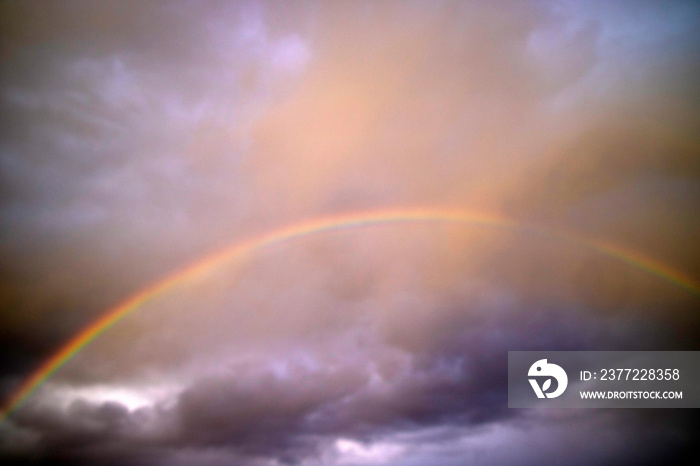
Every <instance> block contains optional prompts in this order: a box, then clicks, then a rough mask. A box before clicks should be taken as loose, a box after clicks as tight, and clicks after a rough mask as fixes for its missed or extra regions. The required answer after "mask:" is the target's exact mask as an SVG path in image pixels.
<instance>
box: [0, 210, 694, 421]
mask: <svg viewBox="0 0 700 466" xmlns="http://www.w3.org/2000/svg"><path fill="white" fill-rule="evenodd" d="M409 222H412V223H416V222H418V223H424V222H432V223H452V224H460V225H465V226H484V227H489V228H501V229H507V230H511V231H517V232H520V233H533V234H536V235H538V236H544V237H548V238H551V239H554V240H557V241H560V242H565V243H569V244H574V245H577V246H578V247H584V248H586V249H589V250H591V251H595V252H597V253H599V254H603V255H605V256H608V257H611V258H614V259H617V260H619V261H621V262H623V263H626V264H629V265H630V266H632V267H635V268H638V269H641V270H644V271H646V272H648V273H650V274H651V275H654V276H656V277H659V278H661V279H664V280H667V281H669V282H671V283H674V284H676V285H678V286H680V287H682V288H684V289H686V290H689V291H691V292H692V293H695V294H698V295H700V284H698V282H696V281H694V280H693V279H692V278H690V277H688V276H686V275H684V274H682V273H681V272H679V271H677V270H674V269H673V268H671V267H669V266H668V265H666V264H663V263H661V262H658V261H656V260H653V259H651V258H648V257H645V256H644V255H642V254H640V253H639V252H637V251H633V250H630V249H625V248H622V247H620V246H617V245H614V244H611V243H606V242H602V241H599V240H592V239H588V238H584V237H581V236H577V235H573V234H570V233H563V232H558V231H557V232H555V231H553V230H549V229H545V228H541V227H535V226H529V225H525V224H520V223H517V222H514V221H512V220H508V219H506V218H503V217H499V216H495V215H487V214H482V213H474V212H467V211H461V210H451V209H439V208H437V209H436V208H407V209H391V210H379V211H370V212H359V213H352V214H346V215H336V216H329V217H323V218H319V219H312V220H309V221H305V222H301V223H297V224H293V225H289V226H285V227H282V228H280V229H277V230H273V231H271V232H269V233H266V234H263V235H261V236H257V237H254V238H251V239H248V240H245V241H242V242H238V243H235V244H233V245H232V246H230V247H227V248H224V249H223V250H221V251H218V252H215V253H214V254H211V255H209V256H207V257H205V258H204V259H202V260H200V261H197V262H196V263H194V264H193V265H191V266H189V267H185V268H184V269H182V270H180V271H178V272H176V273H174V274H172V275H170V276H167V277H165V278H164V279H162V280H160V281H158V282H156V283H155V284H153V285H151V286H149V287H147V288H145V289H143V290H141V291H139V292H138V293H136V294H135V295H133V296H131V297H130V298H128V299H127V300H125V301H123V302H122V303H120V304H119V305H117V306H116V307H114V308H112V309H110V310H108V311H107V312H105V314H104V315H103V316H102V317H100V318H99V319H97V320H96V321H95V322H93V323H92V324H91V325H89V326H88V327H86V328H85V329H84V330H82V331H81V332H80V333H79V334H78V335H77V336H75V337H74V338H73V339H71V340H70V341H69V342H68V343H67V344H66V345H65V346H64V347H62V348H61V349H60V350H59V351H58V352H57V353H56V354H54V355H53V356H51V357H50V358H49V359H48V360H46V361H45V362H44V363H43V364H42V365H41V366H40V367H39V368H38V369H36V370H35V371H34V372H33V373H32V374H31V375H30V376H29V377H28V378H27V379H26V380H25V381H24V382H23V383H22V385H20V387H19V388H18V389H17V390H16V391H15V392H14V394H13V395H12V396H11V397H10V398H9V399H8V400H7V402H6V404H5V407H4V409H3V410H2V411H0V421H1V420H4V419H5V418H7V416H9V415H10V414H11V413H12V412H13V411H15V410H16V409H17V408H19V407H20V406H21V405H22V403H24V401H26V400H27V398H29V397H30V396H31V395H32V394H33V393H34V392H35V391H36V390H37V389H38V388H39V387H40V386H41V385H42V384H43V383H44V382H45V381H46V380H47V379H49V378H50V377H51V376H52V375H53V374H54V373H56V371H58V370H59V369H60V368H61V367H63V366H64V365H65V364H66V363H67V362H68V361H70V360H71V359H72V358H73V357H74V356H75V355H76V354H77V353H78V352H80V351H81V350H82V349H83V348H85V347H86V346H87V345H88V344H89V343H90V342H91V341H93V340H95V339H96V338H97V337H99V336H100V335H101V334H103V333H104V332H106V331H107V330H108V329H109V328H110V327H112V326H113V325H114V324H115V323H117V322H119V321H120V320H121V319H123V318H124V317H126V316H127V315H129V314H131V313H132V312H134V311H135V310H136V309H138V308H139V307H141V306H142V305H144V304H145V303H146V302H148V301H150V300H152V299H153V298H156V297H157V296H159V295H161V294H163V293H166V292H167V291H168V290H171V289H172V288H174V287H175V286H177V285H179V284H183V283H185V282H188V281H191V280H194V279H196V278H197V277H200V276H202V275H204V274H206V273H208V272H210V271H211V270H213V269H214V268H215V267H217V266H219V265H222V264H224V263H226V262H227V261H229V260H233V259H236V258H241V257H243V256H245V255H246V254H249V253H252V252H255V251H256V250H258V249H260V248H263V247H265V246H268V245H271V244H273V243H278V242H281V241H286V240H290V239H293V238H299V237H302V236H307V235H312V234H317V233H321V232H325V231H331V230H340V229H347V228H359V227H365V226H370V225H378V224H390V223H409Z"/></svg>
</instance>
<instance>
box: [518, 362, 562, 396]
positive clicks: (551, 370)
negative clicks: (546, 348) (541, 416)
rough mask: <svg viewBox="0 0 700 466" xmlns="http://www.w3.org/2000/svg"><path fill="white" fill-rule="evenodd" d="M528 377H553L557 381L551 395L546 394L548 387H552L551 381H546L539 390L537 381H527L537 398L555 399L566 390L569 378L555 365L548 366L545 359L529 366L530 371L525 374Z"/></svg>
mask: <svg viewBox="0 0 700 466" xmlns="http://www.w3.org/2000/svg"><path fill="white" fill-rule="evenodd" d="M527 375H528V376H530V377H532V376H535V377H554V378H555V379H557V389H556V390H554V391H553V392H551V393H547V390H549V387H550V386H551V385H552V379H547V380H545V382H544V383H543V384H542V387H541V388H540V385H539V383H537V379H528V380H529V381H530V385H532V389H533V390H535V394H536V395H537V398H544V397H545V396H546V397H547V398H556V397H558V396H559V395H561V394H562V393H564V390H566V385H567V384H568V383H569V378H568V377H567V376H566V372H565V371H564V369H562V368H561V367H560V366H557V365H556V364H548V363H547V360H546V359H540V360H539V361H537V362H535V364H533V365H532V366H530V370H529V371H528V373H527Z"/></svg>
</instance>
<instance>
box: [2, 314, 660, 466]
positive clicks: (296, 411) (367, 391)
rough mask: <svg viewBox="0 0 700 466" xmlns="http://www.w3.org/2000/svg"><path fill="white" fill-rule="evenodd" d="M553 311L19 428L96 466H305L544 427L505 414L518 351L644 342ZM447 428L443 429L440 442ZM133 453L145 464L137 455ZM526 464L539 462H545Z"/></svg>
mask: <svg viewBox="0 0 700 466" xmlns="http://www.w3.org/2000/svg"><path fill="white" fill-rule="evenodd" d="M546 307H547V303H543V302H539V303H530V304H528V305H520V306H517V307H513V306H510V305H505V306H502V307H500V308H498V307H496V306H495V305H493V304H491V305H485V303H484V302H482V303H478V302H472V303H471V304H470V305H469V309H468V312H466V310H465V308H463V307H460V306H459V305H457V304H455V303H452V304H449V303H443V305H442V306H441V307H439V308H437V309H434V310H433V311H432V314H433V315H434V317H433V319H431V323H430V325H431V326H432V329H431V331H429V332H427V335H425V336H422V337H420V341H416V340H415V338H417V335H419V333H420V332H424V331H425V325H426V322H422V321H420V320H416V321H413V322H409V323H407V324H405V325H404V327H403V328H402V329H401V330H400V331H398V332H397V331H396V326H395V325H393V324H392V323H390V322H383V323H382V324H381V325H380V327H378V328H377V332H378V334H376V335H370V336H367V337H366V338H367V339H368V340H370V341H375V342H376V343H375V344H374V345H375V346H374V348H373V349H371V350H370V351H369V352H367V353H366V354H364V356H359V357H357V359H356V360H355V362H354V363H348V362H345V363H343V362H342V361H335V362H333V361H331V362H328V361H325V362H324V361H315V362H313V361H312V362H310V363H307V364H306V365H304V364H303V363H301V362H298V361H295V360H294V359H290V360H284V358H283V357H282V356H277V357H276V358H273V359H272V360H271V361H270V362H269V363H268V364H262V365H253V364H248V365H237V366H231V367H229V368H228V369H227V370H226V371H225V372H222V373H219V374H216V375H213V376H206V377H204V378H201V379H197V380H194V381H193V382H192V383H191V384H190V385H189V386H187V387H186V388H184V390H183V391H182V392H181V393H180V395H178V397H177V398H176V401H175V403H174V404H172V405H170V406H163V405H161V406H156V407H152V408H140V409H136V410H131V411H130V410H129V409H127V408H126V407H125V406H123V405H120V404H119V403H116V402H106V403H94V402H89V401H84V400H78V401H74V402H72V403H71V404H68V405H67V406H65V407H64V408H60V409H58V408H55V407H53V408H52V407H50V406H49V407H47V406H42V405H41V403H36V404H33V405H32V406H31V407H30V409H27V410H25V411H23V412H22V413H20V415H18V416H17V417H16V419H15V422H16V424H17V426H18V427H20V428H24V429H29V431H31V432H33V433H34V434H35V435H38V436H39V437H40V439H41V444H42V445H43V446H44V448H45V453H44V455H46V456H40V457H41V458H51V455H52V454H53V453H51V452H54V451H56V452H63V453H62V454H63V455H64V456H63V458H64V459H65V458H71V457H72V456H71V455H77V456H76V457H79V458H81V461H89V460H90V458H91V456H90V455H87V456H86V453H85V451H86V446H90V447H89V448H87V451H91V452H92V455H94V458H93V459H94V461H99V458H100V457H101V455H102V454H104V455H106V457H107V458H110V457H114V458H119V461H124V462H126V463H130V462H135V463H134V464H141V463H138V461H140V459H139V457H140V456H142V454H145V453H143V452H146V451H150V452H151V453H150V454H151V455H155V457H151V460H152V461H157V462H160V461H166V460H165V459H164V458H165V457H164V456H163V455H164V453H163V451H161V452H160V453H159V450H160V449H163V448H167V449H168V450H170V451H171V452H173V451H175V452H182V453H181V454H182V455H188V454H192V453H187V452H188V451H190V452H191V451H199V450H208V449H215V450H219V451H221V452H222V455H224V456H225V457H227V458H229V459H231V458H237V460H236V461H238V462H239V464H256V461H261V462H263V461H268V460H275V459H276V460H278V461H281V462H283V463H289V464H299V463H300V462H302V461H304V460H305V459H309V458H322V457H323V452H324V451H325V450H328V449H329V448H332V446H333V442H334V440H335V439H336V438H345V439H355V440H353V441H357V442H366V443H369V444H371V443H372V442H376V441H379V440H380V439H383V438H387V437H392V436H397V435H398V436H401V435H414V436H417V438H422V443H425V444H426V445H429V444H434V445H440V444H444V443H445V442H447V443H450V442H454V441H455V439H456V438H459V437H461V436H463V435H468V434H467V433H468V432H471V430H473V429H478V428H488V426H498V425H505V426H508V425H514V426H518V425H519V424H521V425H528V424H530V423H534V425H538V424H539V423H540V422H541V420H539V421H538V420H537V419H534V420H528V416H529V413H527V412H523V411H519V410H508V409H507V408H506V406H507V399H506V396H507V393H506V386H507V380H506V373H507V371H506V366H507V351H508V350H513V349H518V350H539V349H545V348H546V349H550V350H551V349H554V350H571V349H587V348H596V349H600V348H606V349H620V346H618V347H616V346H614V345H622V346H621V347H623V348H624V345H625V343H624V342H625V341H637V342H638V341H640V338H644V335H642V334H640V333H639V332H637V331H635V330H634V329H630V328H627V329H625V330H623V329H622V328H618V330H617V332H616V333H611V332H610V329H609V328H608V327H607V326H605V325H603V322H602V321H601V320H598V321H596V320H591V319H589V318H586V316H585V314H584V313H583V312H582V310H580V309H579V310H577V309H570V310H568V311H567V312H564V311H563V308H562V307H561V306H557V307H556V309H554V308H552V309H546ZM543 309H545V310H543ZM523 314H524V315H526V317H524V318H523V317H522V316H523ZM601 319H603V318H601ZM367 331H369V330H367ZM387 332H389V333H387ZM336 338H337V339H338V340H342V338H341V335H336ZM611 342H615V343H611ZM377 344H378V345H379V346H376V345H377ZM331 345H332V343H331ZM606 345H607V346H606ZM326 351H328V350H326ZM310 354H314V352H311V353H310ZM280 365H281V367H282V368H283V369H282V370H281V371H280V370H279V369H275V367H279V366H280ZM523 415H524V416H525V418H524V419H521V418H522V416H523ZM519 419H521V420H519ZM654 419H656V418H654ZM656 420H657V421H658V419H656ZM580 422H587V421H585V420H581V421H580ZM663 422H664V423H668V422H670V421H668V420H663ZM522 423H524V424H522ZM436 426H440V429H441V431H440V433H439V434H436V435H433V436H432V437H431V435H430V434H429V432H430V430H431V429H434V428H435V427H436ZM660 429H661V428H660ZM132 447H135V448H136V452H137V453H138V454H134V455H133V456H132V455H130V453H129V451H130V449H131V448H132ZM521 454H522V455H524V457H525V458H530V455H532V458H537V454H536V452H521ZM176 456H180V453H178V454H177V455H176ZM154 458H155V459H154ZM127 460H128V461H127ZM212 461H213V463H212V464H216V463H215V461H214V460H212ZM528 461H529V460H528ZM532 461H533V462H534V459H533V460H532ZM446 464H449V463H446Z"/></svg>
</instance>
